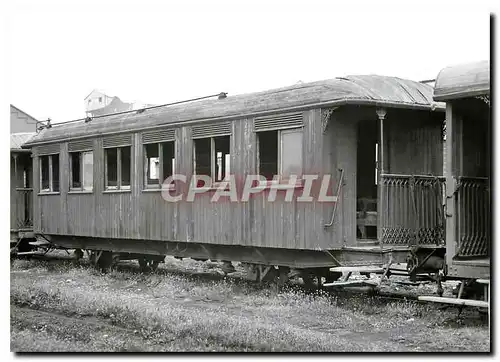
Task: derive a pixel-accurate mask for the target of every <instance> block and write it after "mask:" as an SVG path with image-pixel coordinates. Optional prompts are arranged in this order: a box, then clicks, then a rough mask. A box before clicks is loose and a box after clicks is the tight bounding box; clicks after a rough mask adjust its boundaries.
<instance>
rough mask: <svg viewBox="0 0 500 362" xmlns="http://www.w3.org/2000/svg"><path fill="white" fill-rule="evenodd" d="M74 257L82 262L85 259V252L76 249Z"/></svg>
mask: <svg viewBox="0 0 500 362" xmlns="http://www.w3.org/2000/svg"><path fill="white" fill-rule="evenodd" d="M73 255H74V256H75V259H76V260H80V259H81V258H83V251H82V249H75V252H74V254H73Z"/></svg>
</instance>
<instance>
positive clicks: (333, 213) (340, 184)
mask: <svg viewBox="0 0 500 362" xmlns="http://www.w3.org/2000/svg"><path fill="white" fill-rule="evenodd" d="M339 171H340V181H339V184H338V186H337V201H336V202H335V206H334V207H333V212H332V218H331V220H330V223H328V224H325V225H324V227H325V228H328V227H330V226H332V225H333V222H334V221H335V215H336V214H337V205H338V204H339V199H338V197H339V195H340V189H341V188H342V183H343V182H344V169H342V168H339Z"/></svg>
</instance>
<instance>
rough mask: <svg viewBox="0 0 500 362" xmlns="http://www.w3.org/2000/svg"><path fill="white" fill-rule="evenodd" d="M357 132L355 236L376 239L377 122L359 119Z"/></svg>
mask: <svg viewBox="0 0 500 362" xmlns="http://www.w3.org/2000/svg"><path fill="white" fill-rule="evenodd" d="M357 133H358V144H357V169H356V175H357V176H356V177H357V179H356V185H357V187H356V236H357V238H358V240H369V241H373V240H376V239H377V187H378V185H377V183H378V176H379V175H378V172H377V161H378V159H377V158H378V147H379V144H378V129H377V122H376V121H374V120H368V121H360V122H359V123H358V132H357Z"/></svg>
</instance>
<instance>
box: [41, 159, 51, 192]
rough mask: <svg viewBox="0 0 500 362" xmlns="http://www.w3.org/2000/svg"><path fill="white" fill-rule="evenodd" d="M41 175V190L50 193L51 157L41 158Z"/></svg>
mask: <svg viewBox="0 0 500 362" xmlns="http://www.w3.org/2000/svg"><path fill="white" fill-rule="evenodd" d="M40 174H41V175H42V177H41V179H42V180H41V182H42V185H41V186H40V189H41V190H42V191H50V177H49V174H50V169H49V156H41V157H40Z"/></svg>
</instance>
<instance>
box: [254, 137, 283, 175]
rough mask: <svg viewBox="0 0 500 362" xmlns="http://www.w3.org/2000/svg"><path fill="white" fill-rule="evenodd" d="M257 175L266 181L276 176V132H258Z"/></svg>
mask: <svg viewBox="0 0 500 362" xmlns="http://www.w3.org/2000/svg"><path fill="white" fill-rule="evenodd" d="M258 139H259V173H260V175H261V176H264V177H265V178H266V179H267V180H272V179H273V176H274V175H277V174H278V131H268V132H259V133H258Z"/></svg>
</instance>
